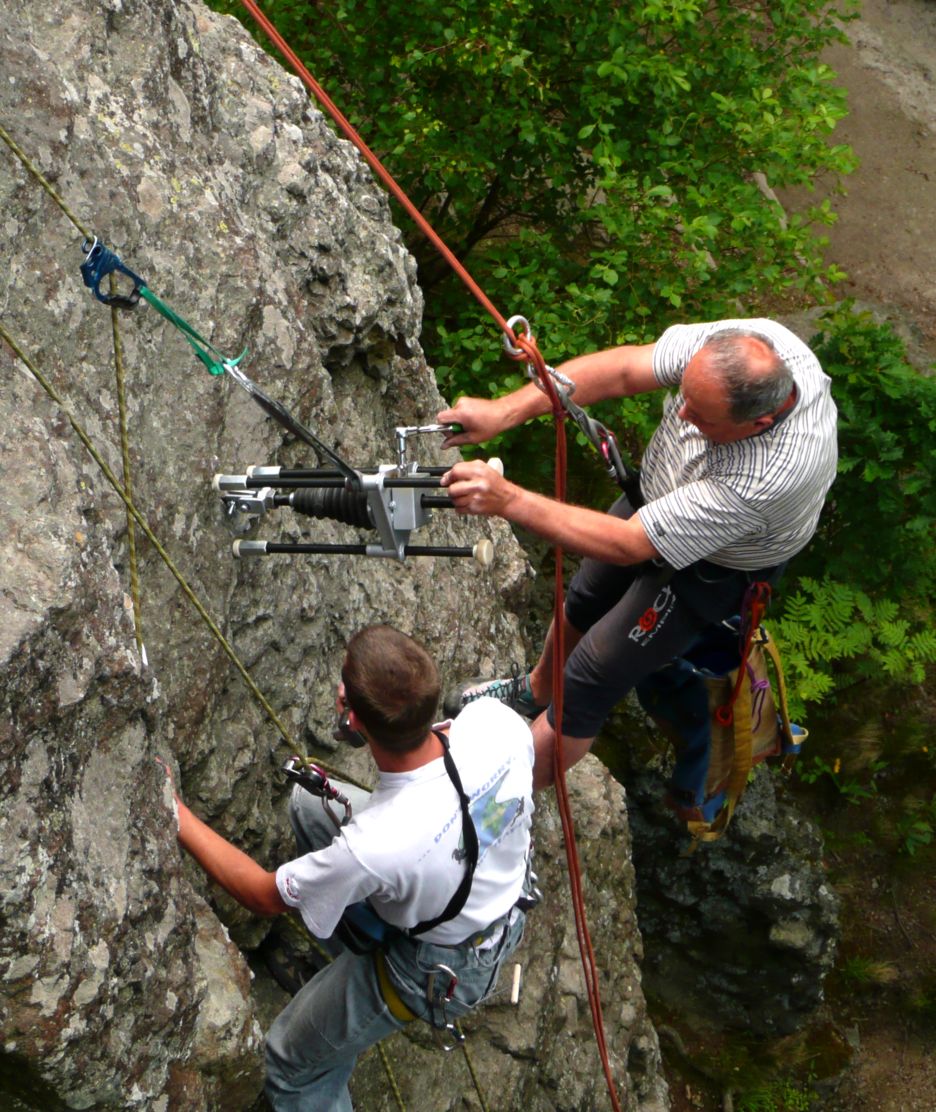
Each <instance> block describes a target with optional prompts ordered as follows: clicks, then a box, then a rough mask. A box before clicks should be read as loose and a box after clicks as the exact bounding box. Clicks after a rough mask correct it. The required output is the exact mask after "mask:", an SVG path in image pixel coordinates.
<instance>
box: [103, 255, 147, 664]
mask: <svg viewBox="0 0 936 1112" xmlns="http://www.w3.org/2000/svg"><path fill="white" fill-rule="evenodd" d="M110 289H111V293H112V294H114V293H116V292H117V283H116V281H115V279H114V275H113V274H112V275H111V276H110ZM117 313H118V310H117V309H116V307H115V306H113V305H112V306H111V332H112V333H113V337H114V376H115V378H116V381H117V412H118V415H119V425H120V456H121V460H122V463H123V485H124V490H125V491H126V492H127V498H128V499H129V500H130V501H131V502H132V501H133V485H132V482H131V478H130V474H131V469H130V440H129V437H128V435H127V391H126V379H125V376H124V365H123V344H122V343H121V340H120V327H119V324H118V320H117ZM127 555H128V557H129V563H130V598H131V599H132V600H133V632H134V635H135V637H136V643H137V652H138V653H139V654H140V660H141V662H142V664H143V667H144V668H145V667H146V663H147V661H146V648H145V646H144V644H143V618H142V610H141V608H140V574H139V569H138V568H137V550H136V522H135V521H134V520H133V515H132V514H131V513H130V511H129V510H128V511H127Z"/></svg>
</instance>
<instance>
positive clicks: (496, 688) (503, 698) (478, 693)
mask: <svg viewBox="0 0 936 1112" xmlns="http://www.w3.org/2000/svg"><path fill="white" fill-rule="evenodd" d="M476 699H497V700H498V701H499V702H501V703H505V704H506V705H507V706H508V707H510V709H511V710H515V711H516V712H517V714H522V715H523V717H524V718H529V719H531V720H532V719H534V718H538V717H539V716H540V715H541V714H542V713H543V711H544V710H545V709H546V708H545V707H544V706H540V705H539V703H537V701H536V700H535V699H534V698H533V689H532V687H531V686H530V676H529V673H521V672H520V669H519V668H518V667H517V665H514V668H513V675H511V676H509V677H505V678H503V679H497V680H484V679H473V680H467V681H466V682H465V683H463V684H461V685H459V686H458V687H457V688H455V689H454V690H453V691H449V692H448V694H447V695H446V696H445V701H444V702H443V704H442V709H443V710H444V712H445V714H446V715H447V716H448V717H449V718H455V717H456V716H457V715H458V714H459V713H460V712H461V711H463V710H464V709H465V707H466V706H468V704H469V703H473V702H474V701H475V700H476Z"/></svg>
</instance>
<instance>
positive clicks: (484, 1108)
mask: <svg viewBox="0 0 936 1112" xmlns="http://www.w3.org/2000/svg"><path fill="white" fill-rule="evenodd" d="M455 1027H456V1029H457V1031H458V1033H459V1034H460V1035H461V1036H462V1044H461V1048H462V1054H464V1056H465V1064H466V1065H467V1066H468V1072H469V1073H470V1074H471V1080H472V1082H473V1083H474V1087H475V1092H476V1093H477V1094H478V1100H479V1101H480V1103H481V1112H488V1105H487V1101H486V1100H485V1099H484V1093H483V1091H482V1089H481V1081H480V1079H479V1078H478V1075H477V1073H476V1072H475V1068H474V1062H473V1061H472V1060H471V1054H470V1053H469V1052H468V1042H467V1040H466V1039H465V1037H464V1033H463V1031H462V1029H461V1024H460V1023H459V1022H458V1021H457V1020H456V1022H455Z"/></svg>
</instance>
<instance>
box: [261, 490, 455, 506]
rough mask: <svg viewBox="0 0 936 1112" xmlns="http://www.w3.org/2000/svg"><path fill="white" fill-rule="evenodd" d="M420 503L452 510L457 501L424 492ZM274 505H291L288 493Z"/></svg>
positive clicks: (274, 497)
mask: <svg viewBox="0 0 936 1112" xmlns="http://www.w3.org/2000/svg"><path fill="white" fill-rule="evenodd" d="M419 501H420V504H421V505H422V506H423V508H424V509H427V510H450V509H451V508H452V507H453V506H454V505H455V503H454V502H453V501H452V499H451V498H449V497H448V495H446V494H424V495H423V496H422V498H420V500H419ZM273 505H274V506H288V505H290V501H289V495H288V494H274V495H273Z"/></svg>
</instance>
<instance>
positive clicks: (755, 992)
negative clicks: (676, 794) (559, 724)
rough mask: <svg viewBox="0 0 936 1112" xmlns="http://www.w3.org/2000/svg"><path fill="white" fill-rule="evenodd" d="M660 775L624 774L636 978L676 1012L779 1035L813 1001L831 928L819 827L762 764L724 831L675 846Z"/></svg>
mask: <svg viewBox="0 0 936 1112" xmlns="http://www.w3.org/2000/svg"><path fill="white" fill-rule="evenodd" d="M665 780H666V775H665V774H664V772H663V770H662V769H661V768H659V767H657V768H653V767H650V768H645V769H643V770H642V771H640V772H638V773H635V774H634V775H632V776H630V777H628V791H629V793H630V795H631V807H630V811H629V817H630V823H631V829H632V832H633V844H634V864H635V867H636V871H637V878H638V882H637V900H638V907H639V911H640V915H639V918H640V928H641V931H642V932H643V935H644V938H645V939H646V951H647V961H646V963H645V966H644V970H645V978H646V982H647V984H648V986H650V987H651V989H652V991H653V993H654V994H655V995H657V996H659V997H660V998H662V999H663V1000H664V1001H665V1002H666V1003H667V1005H668V1006H669V1007H671V1008H672V1009H673V1011H674V1013H675V1014H677V1015H680V1016H681V1017H683V1018H686V1017H687V1016H690V1017H691V1016H692V1015H697V1016H703V1017H706V1018H707V1019H708V1020H709V1021H710V1022H714V1023H716V1024H717V1025H719V1026H723V1027H727V1028H735V1029H738V1030H743V1031H746V1032H750V1033H751V1034H754V1035H766V1036H777V1035H787V1034H790V1033H791V1032H793V1031H795V1030H797V1029H798V1028H800V1027H802V1026H803V1025H804V1024H805V1023H806V1022H807V1021H808V1020H809V1018H810V1016H811V1015H812V1014H813V1013H814V1012H815V1010H816V1008H817V1007H818V1006H819V1004H820V1002H821V1000H822V986H823V982H824V981H825V976H826V974H827V973H828V972H829V970H830V969H831V968H832V964H833V961H834V959H835V951H836V943H837V941H838V936H839V926H838V899H837V897H836V895H835V893H834V892H833V891H832V889H831V888H830V887H829V885H828V884H827V883H826V878H825V873H824V870H823V867H822V840H821V837H820V835H819V832H818V830H817V829H816V827H815V826H814V825H813V824H812V823H811V822H809V821H808V820H806V819H804V818H803V816H802V815H801V814H799V813H798V811H797V810H796V808H795V807H793V806H791V805H790V804H789V803H788V802H786V801H784V800H782V799H780V798H778V793H777V786H776V776H775V775H774V774H771V773H770V772H769V771H768V769H767V768H765V767H764V766H761V767H759V768H758V769H756V770H755V773H754V776H753V778H752V782H751V783H750V784H749V786H748V788H747V791H746V792H745V793H744V795H743V796H742V797H741V801H740V803H739V804H738V809H737V811H736V813H735V816H734V818H733V820H732V823H731V826H730V827H729V828H728V832H727V834H726V835H725V836H724V837H722V838H721V839H720V840H719V841H717V842H713V843H711V844H708V845H702V846H700V847H699V848H698V849H697V850H696V851H695V852H694V853H693V854H691V855H690V856H683V855H682V854H681V853H680V849H682V848H685V847H686V846H687V845H688V842H689V839H688V836H687V835H686V834H685V833H684V828H683V827H681V825H680V823H679V822H678V820H677V819H676V818H675V816H674V815H672V814H671V813H669V812H667V811H666V810H665V809H664V808H663V806H662V804H661V800H662V797H663V790H664V783H665Z"/></svg>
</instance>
